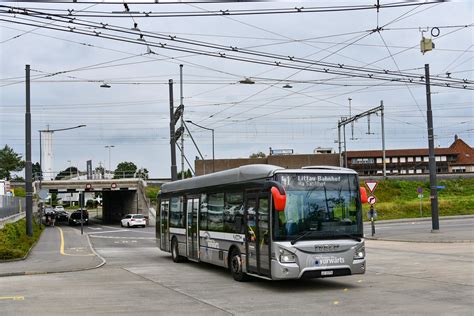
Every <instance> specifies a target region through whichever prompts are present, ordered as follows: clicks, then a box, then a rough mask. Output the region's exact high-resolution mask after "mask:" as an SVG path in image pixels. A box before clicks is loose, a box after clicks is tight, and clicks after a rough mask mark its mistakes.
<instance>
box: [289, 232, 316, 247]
mask: <svg viewBox="0 0 474 316" xmlns="http://www.w3.org/2000/svg"><path fill="white" fill-rule="evenodd" d="M314 232H315V231H314V230H308V231H305V232H304V233H303V234H301V235H299V236H297V237H296V238H295V239H293V240H292V241H291V242H290V243H291V244H292V245H294V244H295V243H296V242H297V241H298V240H301V239H303V238H305V237H306V236H309V235H311V234H312V233H314Z"/></svg>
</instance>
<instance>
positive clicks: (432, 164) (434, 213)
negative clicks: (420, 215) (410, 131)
mask: <svg viewBox="0 0 474 316" xmlns="http://www.w3.org/2000/svg"><path fill="white" fill-rule="evenodd" d="M425 82H426V116H427V123H428V146H429V148H428V151H429V169H430V189H431V190H430V200H431V227H432V229H431V232H433V233H436V232H439V216H438V191H437V185H436V160H435V150H434V131H433V112H432V111H431V88H430V65H429V64H425Z"/></svg>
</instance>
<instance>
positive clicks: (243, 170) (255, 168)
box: [161, 164, 284, 193]
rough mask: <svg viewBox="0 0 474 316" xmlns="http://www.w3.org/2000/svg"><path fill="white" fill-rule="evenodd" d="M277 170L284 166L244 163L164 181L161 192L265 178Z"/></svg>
mask: <svg viewBox="0 0 474 316" xmlns="http://www.w3.org/2000/svg"><path fill="white" fill-rule="evenodd" d="M277 170H284V168H282V167H278V166H273V165H263V164H261V165H257V164H256V165H246V166H241V167H238V168H234V169H229V170H224V171H218V172H215V173H211V174H206V175H203V176H198V177H194V178H189V179H184V180H178V181H173V182H169V183H165V184H163V185H162V186H161V193H169V192H175V191H182V190H190V189H196V188H202V187H209V186H216V185H223V184H229V183H238V182H245V181H250V180H257V179H265V178H268V177H271V176H273V174H274V172H275V171H277Z"/></svg>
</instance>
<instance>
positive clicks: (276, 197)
mask: <svg viewBox="0 0 474 316" xmlns="http://www.w3.org/2000/svg"><path fill="white" fill-rule="evenodd" d="M271 190H272V197H273V203H274V204H275V210H276V211H278V212H282V211H284V210H285V205H286V194H285V192H283V193H280V190H278V188H277V187H272V189H271Z"/></svg>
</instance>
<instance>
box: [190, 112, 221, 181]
mask: <svg viewBox="0 0 474 316" xmlns="http://www.w3.org/2000/svg"><path fill="white" fill-rule="evenodd" d="M186 123H189V124H193V125H195V126H197V127H200V128H202V129H205V130H208V131H211V132H212V172H215V171H216V168H215V156H214V129H212V128H208V127H204V126H201V125H199V124H196V123H194V122H193V121H189V120H188V121H186ZM205 163H206V162H204V164H205Z"/></svg>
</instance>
